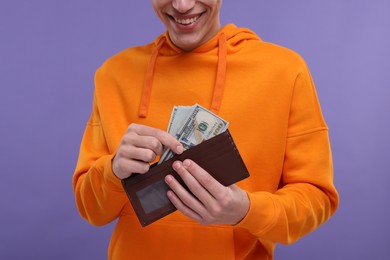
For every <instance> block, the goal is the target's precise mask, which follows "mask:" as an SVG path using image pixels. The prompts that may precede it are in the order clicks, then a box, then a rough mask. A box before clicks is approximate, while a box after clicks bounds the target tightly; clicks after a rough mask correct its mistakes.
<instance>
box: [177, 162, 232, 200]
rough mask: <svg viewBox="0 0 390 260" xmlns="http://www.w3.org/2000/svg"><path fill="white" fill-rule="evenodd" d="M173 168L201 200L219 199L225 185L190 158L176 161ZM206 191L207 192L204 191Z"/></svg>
mask: <svg viewBox="0 0 390 260" xmlns="http://www.w3.org/2000/svg"><path fill="white" fill-rule="evenodd" d="M173 168H174V170H175V171H176V172H177V173H178V174H179V176H180V177H181V178H182V179H183V181H184V182H185V183H186V185H187V186H188V188H189V189H190V190H191V192H192V193H194V194H195V195H196V196H200V197H198V198H199V199H200V200H201V201H208V200H210V199H211V198H215V199H220V198H221V196H224V195H223V191H224V190H226V187H225V186H223V185H222V184H221V183H219V182H218V181H217V180H215V179H214V178H213V177H212V176H211V175H210V174H209V173H208V172H207V171H205V170H204V169H203V168H201V167H200V166H199V165H198V164H196V163H195V162H194V161H192V160H189V159H187V160H184V161H183V163H181V162H179V161H177V162H174V164H173ZM205 191H207V193H206V192H205Z"/></svg>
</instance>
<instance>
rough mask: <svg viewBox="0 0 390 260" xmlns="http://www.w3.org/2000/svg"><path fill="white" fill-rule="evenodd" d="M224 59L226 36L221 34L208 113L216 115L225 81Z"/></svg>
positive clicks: (225, 55) (225, 54)
mask: <svg viewBox="0 0 390 260" xmlns="http://www.w3.org/2000/svg"><path fill="white" fill-rule="evenodd" d="M226 57H227V43H226V36H225V34H224V33H222V34H221V35H220V36H219V38H218V67H217V76H216V79H215V85H214V92H213V99H212V100H211V105H210V111H211V112H213V113H215V114H218V112H219V109H220V107H221V103H222V98H223V91H224V88H225V79H226Z"/></svg>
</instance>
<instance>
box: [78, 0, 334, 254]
mask: <svg viewBox="0 0 390 260" xmlns="http://www.w3.org/2000/svg"><path fill="white" fill-rule="evenodd" d="M152 5H153V7H154V10H155V12H156V14H157V16H158V17H159V18H160V19H161V21H162V22H163V23H164V25H165V26H166V29H167V31H166V33H164V34H163V35H161V36H159V37H158V38H157V39H156V40H155V42H154V43H151V44H148V45H145V46H142V47H135V48H129V49H127V50H124V51H122V52H120V53H118V54H117V55H114V56H113V57H111V58H110V59H108V60H107V61H106V62H105V63H104V64H103V65H102V66H101V68H99V70H98V71H97V73H96V78H95V85H96V86H95V95H94V106H93V111H92V115H91V118H90V120H89V122H88V125H87V127H86V130H85V134H84V137H83V141H82V144H81V148H80V155H79V161H78V164H77V167H76V170H75V174H74V178H73V186H74V190H75V196H76V203H77V206H78V209H79V212H80V214H81V215H82V216H83V217H84V218H85V219H87V220H88V221H89V222H90V223H92V224H95V225H104V224H107V223H109V222H111V221H113V220H115V219H118V223H117V225H116V227H115V230H114V232H113V235H112V238H111V242H110V247H109V253H108V254H109V258H110V259H156V258H158V259H272V258H273V251H274V248H275V243H276V242H280V243H292V242H294V241H296V240H297V239H299V238H300V237H302V236H303V235H305V234H307V233H309V232H311V231H313V230H315V229H316V228H317V227H318V226H319V225H321V224H322V223H324V222H325V221H326V220H327V219H328V218H329V217H330V216H331V215H332V214H333V213H334V212H335V210H336V208H337V205H338V195H337V192H336V189H335V187H334V185H333V180H332V179H333V170H332V158H331V151H330V146H329V139H328V131H327V126H326V123H325V121H324V119H323V117H322V114H321V109H320V106H319V103H318V99H317V96H316V92H315V89H314V85H313V83H312V80H311V77H310V73H309V71H308V69H307V67H306V64H305V62H304V61H303V60H302V59H301V58H300V57H299V56H298V55H297V54H295V53H294V52H292V51H290V50H288V49H285V48H282V47H279V46H276V45H273V44H270V43H265V42H263V41H262V40H261V39H260V38H259V37H258V36H257V35H256V34H254V33H253V32H252V31H250V30H248V29H242V28H237V27H236V26H234V25H232V24H228V25H226V26H222V25H221V23H220V18H219V13H220V9H221V5H222V0H199V1H197V0H152ZM195 103H198V104H200V105H202V106H204V107H208V108H209V109H210V110H211V111H213V112H215V113H217V114H219V116H221V117H222V118H224V119H225V120H227V121H228V122H229V131H230V132H231V134H232V136H233V137H234V140H235V142H236V145H237V147H238V149H239V150H240V153H241V156H242V157H243V160H244V162H245V164H246V166H247V168H248V170H249V172H250V175H251V176H250V177H249V178H247V179H246V180H244V181H241V182H239V183H237V184H236V185H231V186H229V187H225V186H223V185H221V184H220V183H218V182H217V181H216V180H214V179H213V178H212V177H211V176H210V174H209V173H208V172H206V171H205V170H203V169H202V168H201V167H199V166H198V165H197V163H196V162H195V161H191V160H185V161H183V162H181V161H175V162H174V163H173V165H172V166H173V169H174V170H175V171H176V172H177V173H178V175H179V176H180V177H181V178H182V179H183V181H184V182H185V183H186V185H187V186H188V187H189V188H190V190H191V191H192V193H193V195H192V194H191V193H189V192H188V191H187V190H186V189H184V188H183V187H182V186H181V185H180V184H179V182H178V180H176V179H175V178H173V176H171V175H168V176H167V177H166V178H165V182H166V183H167V184H168V185H169V187H170V188H171V191H169V192H168V193H167V196H168V198H169V199H170V200H171V202H172V203H173V204H174V205H175V207H176V208H177V209H178V211H177V212H175V213H173V214H170V215H168V216H166V217H164V218H163V219H160V220H158V221H157V222H155V223H153V224H151V225H149V226H147V227H145V228H142V227H141V226H140V224H139V222H138V219H137V217H136V216H135V213H134V210H133V209H132V207H131V205H130V203H129V200H128V198H127V197H126V194H125V192H124V190H123V188H122V185H121V179H124V178H127V177H129V176H131V175H132V174H134V173H141V174H142V173H146V172H147V171H148V170H149V167H150V164H151V163H152V162H154V161H156V159H157V158H158V156H159V155H161V154H162V151H163V147H164V146H165V147H168V148H170V149H172V150H173V151H174V152H175V153H178V154H180V153H182V152H183V147H182V145H181V144H180V142H178V141H177V140H176V139H175V138H174V137H172V136H171V135H169V134H168V133H166V132H165V131H163V130H162V129H166V126H167V124H168V122H169V116H170V115H171V110H172V108H173V106H174V105H193V104H195Z"/></svg>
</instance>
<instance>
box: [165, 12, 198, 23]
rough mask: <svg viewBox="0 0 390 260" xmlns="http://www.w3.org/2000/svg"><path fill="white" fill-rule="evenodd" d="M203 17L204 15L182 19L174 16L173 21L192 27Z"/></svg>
mask: <svg viewBox="0 0 390 260" xmlns="http://www.w3.org/2000/svg"><path fill="white" fill-rule="evenodd" d="M201 16H202V14H199V15H197V16H194V17H191V18H180V17H174V16H172V18H173V20H174V21H175V22H176V23H178V24H181V25H191V24H193V23H196V21H198V19H199V18H200V17H201Z"/></svg>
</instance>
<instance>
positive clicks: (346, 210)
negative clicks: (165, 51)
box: [0, 0, 390, 259]
mask: <svg viewBox="0 0 390 260" xmlns="http://www.w3.org/2000/svg"><path fill="white" fill-rule="evenodd" d="M134 2H135V1H129V0H127V1H124V0H117V1H102V0H94V1H92V0H84V1H75V0H69V1H55V0H36V1H27V0H26V1H23V0H20V1H1V2H0V87H1V94H0V126H1V128H0V131H1V135H2V137H1V140H0V149H1V157H0V165H1V175H0V192H1V196H0V206H1V214H0V225H1V230H0V259H106V258H107V256H106V251H107V245H108V242H109V237H110V233H111V230H112V228H113V225H112V224H111V225H108V226H105V227H93V226H90V225H89V224H87V223H86V222H85V221H84V220H83V219H81V217H80V216H79V215H78V213H77V210H76V208H75V204H74V198H73V191H72V186H71V179H72V174H73V169H74V167H75V163H76V159H77V154H78V147H79V142H80V140H81V137H82V133H83V130H84V126H85V123H86V121H87V119H88V116H89V113H90V108H91V99H92V91H93V76H94V72H95V70H96V68H97V67H98V66H99V65H100V64H101V63H102V62H103V61H104V60H105V59H106V58H108V57H109V56H111V55H113V54H114V53H116V52H118V51H120V50H122V49H124V48H126V47H128V46H132V45H139V44H144V43H147V42H150V41H151V40H153V39H154V37H155V36H157V35H158V34H160V33H161V32H162V30H163V27H162V25H161V24H160V23H159V21H158V20H157V18H155V16H154V13H153V11H152V8H151V5H150V1H136V2H137V3H136V4H134ZM389 13H390V3H389V2H388V1H386V0H383V1H378V0H371V1H363V0H358V1H338V0H329V1H320V0H314V1H313V0H312V1H299V0H298V1H259V0H247V1H233V0H231V1H224V6H223V10H222V19H223V22H224V23H226V22H233V23H235V24H237V25H239V26H242V27H249V28H251V29H253V30H254V31H256V32H257V33H258V34H259V35H260V36H261V37H262V38H263V39H264V40H266V41H271V42H274V43H277V44H280V45H284V46H286V47H289V48H291V49H293V50H295V51H297V52H299V53H300V54H301V55H302V56H303V57H304V58H305V59H306V61H307V63H308V64H309V67H310V69H311V72H312V75H313V78H314V81H315V83H316V86H317V90H318V94H319V98H320V101H321V104H322V107H323V113H324V115H325V117H326V120H327V122H328V125H329V127H330V135H331V140H332V146H333V153H334V166H335V182H336V185H337V187H338V190H339V192H340V196H341V204H340V208H339V210H338V212H337V213H336V214H335V215H334V217H333V218H332V219H331V220H330V221H329V222H327V223H326V224H325V225H323V226H322V227H320V228H319V229H318V230H317V231H316V232H314V233H312V234H310V235H308V236H306V237H304V238H303V239H302V240H300V241H299V242H297V243H295V244H293V245H291V246H283V245H279V246H278V247H277V250H276V259H385V258H386V256H387V257H388V255H390V247H389V246H388V240H387V238H388V237H387V235H388V234H389V233H390V224H389V222H388V221H389V219H390V208H389V206H390V203H389V198H390V196H389V190H388V188H387V186H388V184H387V183H388V182H389V181H390V176H389V169H388V164H387V163H388V160H389V158H390V156H389V155H390V152H389V147H390V138H389V135H390V134H389V133H390V120H389V116H388V114H389V112H390V105H389V103H390V102H389V101H390V99H389V97H390V91H389V82H390V76H389V75H390V73H389V72H388V70H389V65H388V62H389V60H390V51H389V46H390V35H389V33H390V28H389V26H390V16H389ZM153 242H154V241H153Z"/></svg>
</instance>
